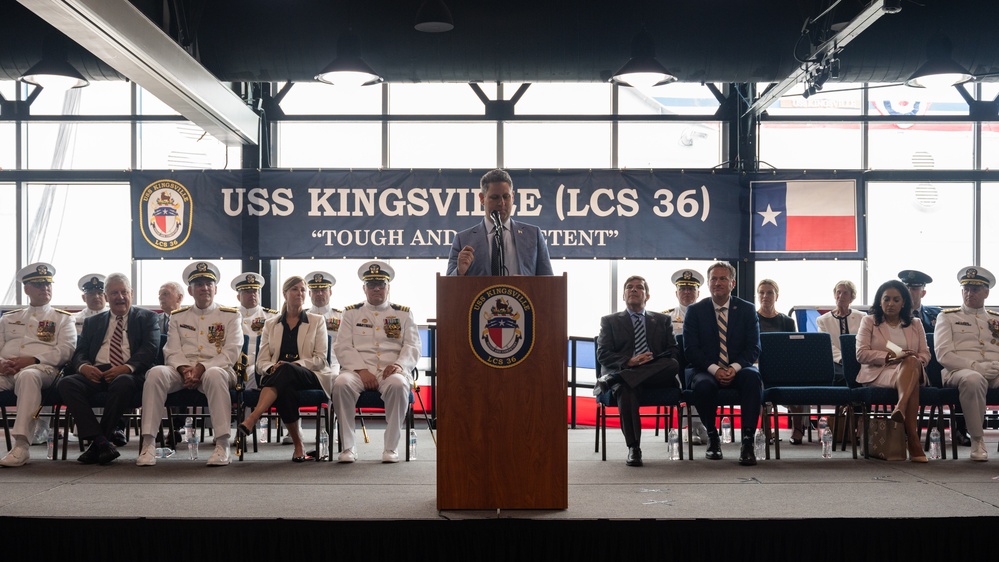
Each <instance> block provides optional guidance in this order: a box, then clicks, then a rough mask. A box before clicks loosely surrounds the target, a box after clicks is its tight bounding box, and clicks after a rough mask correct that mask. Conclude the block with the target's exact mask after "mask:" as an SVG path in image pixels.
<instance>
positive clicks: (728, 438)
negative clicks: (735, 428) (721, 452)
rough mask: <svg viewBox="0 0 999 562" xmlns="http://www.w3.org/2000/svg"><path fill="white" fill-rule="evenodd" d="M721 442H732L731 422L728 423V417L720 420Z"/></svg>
mask: <svg viewBox="0 0 999 562" xmlns="http://www.w3.org/2000/svg"><path fill="white" fill-rule="evenodd" d="M721 442H722V443H731V442H732V422H730V421H728V416H725V417H723V418H722V424H721Z"/></svg>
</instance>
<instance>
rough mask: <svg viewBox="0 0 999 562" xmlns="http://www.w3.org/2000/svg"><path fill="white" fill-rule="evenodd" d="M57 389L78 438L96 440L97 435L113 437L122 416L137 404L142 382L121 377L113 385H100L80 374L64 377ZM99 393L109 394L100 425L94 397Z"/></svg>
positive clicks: (130, 377) (100, 383) (131, 376)
mask: <svg viewBox="0 0 999 562" xmlns="http://www.w3.org/2000/svg"><path fill="white" fill-rule="evenodd" d="M98 368H100V367H98ZM58 389H59V396H61V397H62V401H63V403H64V404H66V408H67V409H68V410H69V412H70V413H71V414H73V418H74V419H75V420H76V427H77V431H78V432H79V436H80V437H81V438H83V439H94V438H95V437H97V436H98V435H103V436H104V437H111V434H112V433H114V431H115V430H116V429H118V428H119V426H120V421H121V417H122V414H124V413H125V411H126V410H129V409H131V408H132V407H133V406H134V405H135V404H136V403H138V400H136V396H137V395H138V393H139V391H140V390H141V389H142V382H141V381H140V379H139V377H136V376H135V375H119V376H117V377H115V378H114V380H112V381H111V382H99V383H98V382H93V381H91V380H90V379H88V378H87V377H85V376H83V375H81V374H79V373H77V374H75V375H69V376H68V377H63V378H62V379H61V380H60V381H59V385H58ZM99 392H106V393H107V400H106V401H105V403H104V406H103V407H104V414H103V415H102V416H101V421H100V422H98V421H97V415H96V414H94V397H95V396H97V394H98V393H99Z"/></svg>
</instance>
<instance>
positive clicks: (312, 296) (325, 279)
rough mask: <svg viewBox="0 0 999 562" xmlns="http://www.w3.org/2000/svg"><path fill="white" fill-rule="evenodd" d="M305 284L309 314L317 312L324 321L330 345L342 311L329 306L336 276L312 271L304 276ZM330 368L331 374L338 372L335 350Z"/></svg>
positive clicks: (332, 342) (331, 356)
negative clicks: (307, 290) (310, 304)
mask: <svg viewBox="0 0 999 562" xmlns="http://www.w3.org/2000/svg"><path fill="white" fill-rule="evenodd" d="M305 285H306V286H307V287H308V288H309V301H310V302H311V303H312V308H310V309H309V310H308V312H309V314H318V315H320V316H322V317H323V319H325V321H326V333H327V334H329V336H330V347H331V348H332V347H333V344H335V343H336V336H337V333H339V330H340V318H341V317H342V316H343V311H342V310H340V309H339V308H333V307H332V306H330V297H331V296H332V294H333V285H336V278H335V277H333V275H331V274H330V273H329V272H326V271H313V272H312V273H309V274H308V275H306V276H305ZM330 368H331V369H333V376H334V377H335V376H336V375H337V373H339V372H340V362H339V361H337V359H336V351H335V350H333V351H332V352H331V353H330Z"/></svg>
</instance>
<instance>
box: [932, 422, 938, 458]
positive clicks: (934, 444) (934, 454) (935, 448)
mask: <svg viewBox="0 0 999 562" xmlns="http://www.w3.org/2000/svg"><path fill="white" fill-rule="evenodd" d="M930 458H931V459H939V458H940V432H939V431H938V430H937V428H935V427H934V428H933V430H932V431H930Z"/></svg>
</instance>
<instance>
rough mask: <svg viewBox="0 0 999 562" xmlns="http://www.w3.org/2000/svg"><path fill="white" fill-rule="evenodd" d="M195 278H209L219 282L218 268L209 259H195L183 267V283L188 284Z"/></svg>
mask: <svg viewBox="0 0 999 562" xmlns="http://www.w3.org/2000/svg"><path fill="white" fill-rule="evenodd" d="M195 279H210V280H211V281H214V282H215V283H218V282H219V268H218V267H216V266H215V264H214V263H212V262H210V261H196V262H194V263H192V264H191V265H189V266H187V267H185V268H184V283H187V284H188V285H190V284H191V283H192V282H194V280H195Z"/></svg>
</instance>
